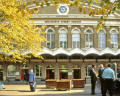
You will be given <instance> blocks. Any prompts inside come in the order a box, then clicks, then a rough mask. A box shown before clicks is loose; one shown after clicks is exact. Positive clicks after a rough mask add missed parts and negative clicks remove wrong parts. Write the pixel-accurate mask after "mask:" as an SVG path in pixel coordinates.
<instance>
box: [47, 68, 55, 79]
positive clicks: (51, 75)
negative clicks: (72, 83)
mask: <svg viewBox="0 0 120 96" xmlns="http://www.w3.org/2000/svg"><path fill="white" fill-rule="evenodd" d="M46 79H55V70H54V69H46Z"/></svg>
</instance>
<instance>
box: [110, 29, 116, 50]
mask: <svg viewBox="0 0 120 96" xmlns="http://www.w3.org/2000/svg"><path fill="white" fill-rule="evenodd" d="M111 48H118V34H117V32H116V31H115V30H112V32H111Z"/></svg>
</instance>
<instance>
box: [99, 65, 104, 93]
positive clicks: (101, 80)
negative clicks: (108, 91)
mask: <svg viewBox="0 0 120 96" xmlns="http://www.w3.org/2000/svg"><path fill="white" fill-rule="evenodd" d="M103 71H104V67H103V64H100V68H99V70H98V77H99V80H100V84H101V93H103V79H102V73H103Z"/></svg>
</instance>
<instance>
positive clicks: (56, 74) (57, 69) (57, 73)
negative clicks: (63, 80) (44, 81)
mask: <svg viewBox="0 0 120 96" xmlns="http://www.w3.org/2000/svg"><path fill="white" fill-rule="evenodd" d="M55 65H56V66H55V79H57V80H59V77H60V76H59V66H58V63H56V64H55Z"/></svg>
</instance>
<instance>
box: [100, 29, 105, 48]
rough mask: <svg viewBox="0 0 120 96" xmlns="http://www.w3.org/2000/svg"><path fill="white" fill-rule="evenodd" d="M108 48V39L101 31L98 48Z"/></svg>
mask: <svg viewBox="0 0 120 96" xmlns="http://www.w3.org/2000/svg"><path fill="white" fill-rule="evenodd" d="M105 47H106V38H105V33H104V31H103V30H100V31H99V33H98V48H105Z"/></svg>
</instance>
